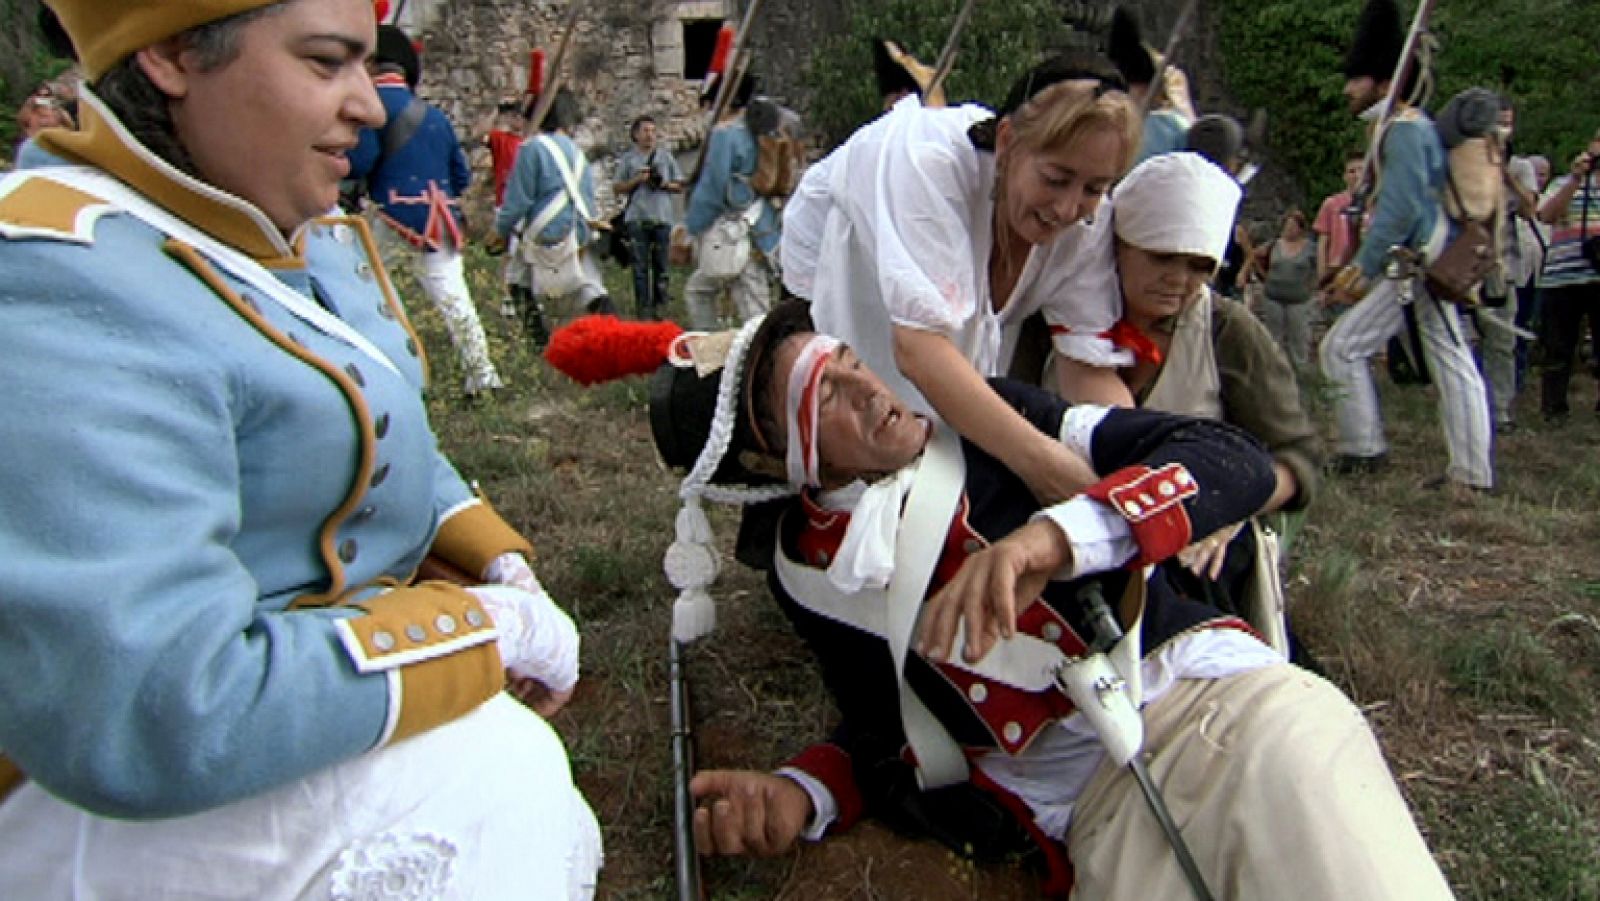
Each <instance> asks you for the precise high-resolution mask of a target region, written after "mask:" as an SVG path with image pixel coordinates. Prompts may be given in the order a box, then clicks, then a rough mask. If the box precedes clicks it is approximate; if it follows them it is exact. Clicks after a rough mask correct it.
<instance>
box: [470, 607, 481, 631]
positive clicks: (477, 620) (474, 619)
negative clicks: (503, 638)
mask: <svg viewBox="0 0 1600 901" xmlns="http://www.w3.org/2000/svg"><path fill="white" fill-rule="evenodd" d="M467 625H469V626H471V627H472V628H474V629H479V628H482V627H483V614H482V613H480V612H478V611H477V610H468V611H467Z"/></svg>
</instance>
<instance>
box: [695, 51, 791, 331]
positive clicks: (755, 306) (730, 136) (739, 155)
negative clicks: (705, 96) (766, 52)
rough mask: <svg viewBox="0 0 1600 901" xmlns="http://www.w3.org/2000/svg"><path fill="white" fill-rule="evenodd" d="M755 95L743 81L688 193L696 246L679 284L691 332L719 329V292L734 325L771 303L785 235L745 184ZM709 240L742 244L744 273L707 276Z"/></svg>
mask: <svg viewBox="0 0 1600 901" xmlns="http://www.w3.org/2000/svg"><path fill="white" fill-rule="evenodd" d="M754 91H755V80H754V79H753V78H749V77H747V78H745V79H744V80H743V81H741V82H740V84H739V87H738V89H737V90H736V91H735V92H734V96H733V97H732V98H731V100H730V102H729V104H728V113H727V115H726V116H724V118H723V120H722V121H721V122H720V123H718V125H717V127H716V128H714V129H712V131H711V136H710V137H709V138H708V139H707V140H708V142H709V145H708V146H707V148H706V154H705V162H704V163H703V164H702V165H701V168H700V177H699V179H698V180H697V181H696V182H695V184H694V189H693V190H692V191H691V192H690V194H689V204H688V208H687V210H686V211H685V213H684V223H683V224H684V227H685V228H686V229H687V230H688V232H689V234H690V235H691V236H693V237H694V239H695V240H696V242H697V247H698V249H697V261H696V267H695V271H694V274H692V275H690V276H689V281H688V282H687V283H686V284H685V285H684V287H683V298H684V303H685V304H686V305H687V306H688V308H689V322H690V327H691V328H695V329H701V330H709V329H715V328H717V327H718V322H719V313H718V309H717V308H718V300H719V298H720V297H721V296H722V294H723V292H724V291H726V292H727V294H728V296H729V298H730V299H731V300H732V302H733V308H734V312H735V313H736V315H737V318H738V321H739V322H747V321H749V320H750V319H751V318H752V317H755V316H759V315H761V314H762V313H765V312H766V311H767V308H768V307H769V306H770V305H771V302H772V286H771V277H772V272H773V270H775V269H776V267H777V265H778V241H779V238H780V237H781V236H782V233H781V222H780V220H779V217H778V211H777V209H776V208H775V207H774V206H773V205H772V203H771V202H770V201H769V200H768V199H767V198H765V197H761V196H759V195H757V194H756V192H755V190H754V189H753V188H751V187H750V177H751V176H752V175H754V174H755V171H756V163H757V159H758V148H757V144H756V137H755V134H754V133H753V132H752V131H751V129H750V127H749V124H748V121H747V115H746V114H747V108H748V107H749V105H750V98H751V96H752V95H753V94H754ZM713 230H715V233H713ZM741 233H742V238H741V237H740V235H741ZM711 240H734V241H737V240H744V241H747V242H748V245H749V253H748V256H747V257H746V261H745V264H744V266H743V268H741V269H740V270H739V271H737V272H734V273H732V274H726V273H716V272H711V271H708V270H707V267H706V265H705V258H704V253H705V246H706V242H707V241H711Z"/></svg>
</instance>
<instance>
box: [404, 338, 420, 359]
mask: <svg viewBox="0 0 1600 901" xmlns="http://www.w3.org/2000/svg"><path fill="white" fill-rule="evenodd" d="M406 353H408V354H410V355H412V356H413V357H415V356H417V355H418V354H417V339H415V338H407V339H406Z"/></svg>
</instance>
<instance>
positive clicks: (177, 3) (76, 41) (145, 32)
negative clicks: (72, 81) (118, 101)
mask: <svg viewBox="0 0 1600 901" xmlns="http://www.w3.org/2000/svg"><path fill="white" fill-rule="evenodd" d="M276 2H279V0H45V3H46V5H48V6H49V7H50V8H51V9H53V10H55V13H56V16H57V17H58V18H60V20H61V25H62V27H63V28H65V29H66V31H67V35H68V36H69V37H71V38H72V46H73V49H74V50H76V51H77V54H78V61H79V62H80V63H82V64H83V74H84V77H86V78H87V79H88V80H89V81H91V82H92V81H94V80H95V79H97V78H99V77H100V76H101V75H104V74H105V72H106V70H107V69H110V68H111V67H112V66H114V65H116V64H117V63H119V62H121V61H122V60H124V59H126V58H127V57H128V56H130V55H131V54H133V53H135V52H137V51H139V50H142V49H144V48H145V47H148V46H150V45H151V44H155V43H157V42H159V41H162V40H164V39H166V38H170V37H172V36H173V35H175V34H179V33H180V32H183V31H187V30H188V29H190V28H193V27H195V26H196V25H204V24H206V23H207V22H214V21H216V20H217V19H224V18H227V17H228V16H231V15H234V14H235V13H242V12H248V11H249V10H252V9H255V8H256V7H258V6H270V5H272V4H273V3H276Z"/></svg>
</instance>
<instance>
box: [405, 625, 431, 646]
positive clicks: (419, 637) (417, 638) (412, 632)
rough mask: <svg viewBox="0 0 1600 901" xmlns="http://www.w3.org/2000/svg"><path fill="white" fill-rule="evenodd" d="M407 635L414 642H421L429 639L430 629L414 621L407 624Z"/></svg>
mask: <svg viewBox="0 0 1600 901" xmlns="http://www.w3.org/2000/svg"><path fill="white" fill-rule="evenodd" d="M406 637H407V638H409V639H411V641H412V643H413V644H421V643H423V642H424V641H427V640H428V630H427V629H424V628H422V627H421V626H419V625H417V624H416V623H412V624H411V625H409V626H406Z"/></svg>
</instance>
